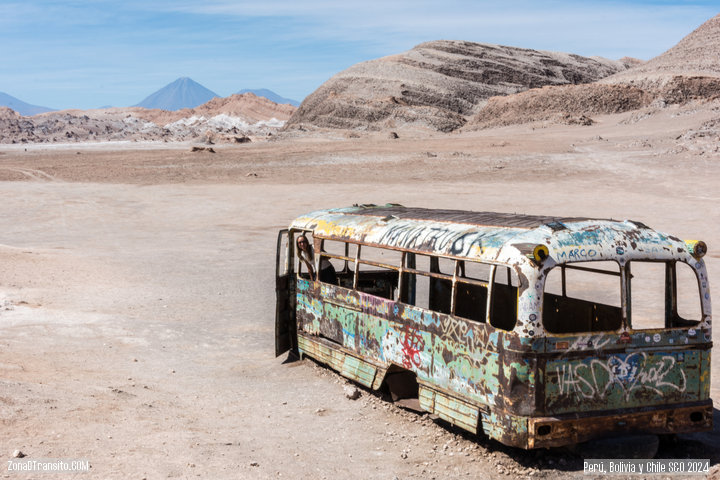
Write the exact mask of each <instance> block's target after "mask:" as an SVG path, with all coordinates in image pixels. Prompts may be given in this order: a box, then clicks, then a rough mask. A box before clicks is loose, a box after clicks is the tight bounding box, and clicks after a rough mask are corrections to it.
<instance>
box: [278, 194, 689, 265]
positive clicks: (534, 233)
mask: <svg viewBox="0 0 720 480" xmlns="http://www.w3.org/2000/svg"><path fill="white" fill-rule="evenodd" d="M290 228H293V229H298V230H311V231H313V234H314V235H316V236H318V237H322V238H327V239H332V240H339V241H348V242H357V243H363V244H369V245H375V246H384V247H390V248H397V249H403V250H408V251H412V252H417V253H425V254H432V255H442V256H451V257H457V258H468V259H477V260H486V261H495V262H501V263H517V262H518V261H519V260H521V259H524V261H527V260H528V258H527V257H528V256H529V255H530V254H532V252H533V249H534V248H535V247H536V246H537V245H544V246H546V247H547V249H548V256H549V257H550V258H552V259H553V260H554V261H555V263H567V262H574V261H588V260H621V261H622V260H631V259H633V258H637V259H654V260H669V259H677V260H684V261H690V259H692V256H691V254H690V247H689V245H688V243H686V242H684V241H682V240H680V239H679V238H677V237H673V236H670V235H666V234H664V233H661V232H658V231H655V230H653V229H651V228H649V227H647V226H646V225H644V224H642V223H640V222H634V221H629V220H625V221H616V220H604V219H591V218H586V217H550V216H536V215H519V214H509V213H494V212H471V211H463V210H439V209H427V208H408V207H403V206H401V205H397V204H387V205H382V206H377V205H355V206H352V207H347V208H338V209H329V210H318V211H315V212H312V213H308V214H306V215H303V216H300V217H298V218H297V219H295V220H294V221H293V222H292V224H291V225H290Z"/></svg>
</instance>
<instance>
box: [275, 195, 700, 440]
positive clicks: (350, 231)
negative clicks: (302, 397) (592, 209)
mask: <svg viewBox="0 0 720 480" xmlns="http://www.w3.org/2000/svg"><path fill="white" fill-rule="evenodd" d="M300 238H303V239H304V240H301V241H300V243H303V242H304V241H305V240H307V241H309V244H310V247H309V248H308V247H304V248H306V249H307V250H304V252H306V253H305V256H306V257H307V258H306V259H305V260H306V261H302V259H298V240H299V239H300ZM705 252H706V246H705V244H704V243H703V242H700V241H683V240H680V239H678V238H676V237H674V236H671V235H666V234H664V233H661V232H658V231H655V230H653V229H651V228H649V227H647V226H645V225H643V224H642V223H640V222H634V221H613V220H593V219H588V218H556V217H542V216H529V215H515V214H500V213H486V212H469V211H453V210H431V209H423V208H406V207H402V206H400V205H396V204H388V205H384V206H375V205H359V206H353V207H349V208H341V209H332V210H322V211H316V212H313V213H309V214H307V215H304V216H301V217H299V218H297V219H295V220H294V221H293V222H292V223H291V225H290V227H289V228H288V229H286V230H282V231H281V232H280V234H279V236H278V250H277V283H276V287H277V311H276V354H277V355H280V354H282V353H283V352H285V351H288V350H293V351H295V352H296V353H298V354H299V355H301V356H302V357H304V356H307V357H312V358H313V359H315V360H316V361H318V362H320V363H323V364H325V365H327V366H329V367H331V368H333V369H335V370H337V371H338V372H339V373H340V374H342V375H343V376H345V377H347V378H350V379H352V380H354V381H356V382H358V383H360V384H362V385H364V386H365V387H367V388H370V389H373V390H377V389H381V388H382V389H384V391H385V392H386V393H389V394H390V395H391V396H392V399H393V400H397V401H408V402H415V404H416V406H419V408H421V409H422V410H425V411H427V412H431V413H433V414H435V415H437V416H438V417H440V418H442V419H444V420H446V421H448V422H450V423H452V424H454V425H457V426H459V427H461V428H463V429H465V430H468V431H470V432H474V433H481V432H484V433H485V434H486V435H487V436H488V437H490V438H494V439H496V440H498V441H500V442H502V443H504V444H506V445H511V446H516V447H521V448H525V449H528V448H540V447H552V446H561V445H567V444H573V443H579V442H583V441H587V440H591V439H595V438H600V437H606V436H615V435H622V434H628V433H633V434H635V433H643V434H673V433H680V432H697V431H703V430H709V429H711V428H712V400H711V399H710V351H711V347H712V341H711V327H710V325H711V311H710V294H709V287H708V279H707V273H706V270H705V264H704V262H703V260H702V257H703V255H704V254H705ZM328 264H330V265H332V270H334V273H333V275H330V276H328V275H325V278H323V275H322V274H320V273H318V274H317V275H316V274H315V272H321V271H325V270H327V269H329V268H330V267H329V266H328ZM418 404H419V405H418Z"/></svg>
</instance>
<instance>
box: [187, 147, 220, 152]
mask: <svg viewBox="0 0 720 480" xmlns="http://www.w3.org/2000/svg"><path fill="white" fill-rule="evenodd" d="M190 151H191V152H209V153H215V150H214V149H213V148H212V147H192V150H190Z"/></svg>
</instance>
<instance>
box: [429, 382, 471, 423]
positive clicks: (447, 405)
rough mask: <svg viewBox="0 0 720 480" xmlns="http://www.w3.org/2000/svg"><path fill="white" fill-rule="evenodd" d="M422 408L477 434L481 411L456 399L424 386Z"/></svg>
mask: <svg viewBox="0 0 720 480" xmlns="http://www.w3.org/2000/svg"><path fill="white" fill-rule="evenodd" d="M419 390H420V392H419V395H420V406H421V407H422V409H423V410H427V411H428V412H430V413H434V414H435V415H437V416H438V417H440V418H442V419H443V420H446V421H448V422H450V423H452V424H453V425H457V426H458V427H460V428H462V429H464V430H467V431H469V432H472V433H477V425H478V418H479V416H480V409H479V408H478V407H476V406H474V405H471V404H469V403H467V402H463V401H462V400H459V399H458V398H455V397H450V396H447V395H444V394H443V393H442V392H439V391H437V390H433V389H430V388H428V387H426V386H424V385H420V387H419Z"/></svg>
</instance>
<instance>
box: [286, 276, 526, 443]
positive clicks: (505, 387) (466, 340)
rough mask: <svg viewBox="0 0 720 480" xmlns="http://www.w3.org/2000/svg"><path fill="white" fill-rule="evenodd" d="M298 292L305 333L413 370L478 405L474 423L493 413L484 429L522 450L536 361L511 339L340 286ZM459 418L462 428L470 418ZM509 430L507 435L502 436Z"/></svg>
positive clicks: (304, 286) (302, 286)
mask: <svg viewBox="0 0 720 480" xmlns="http://www.w3.org/2000/svg"><path fill="white" fill-rule="evenodd" d="M297 289H298V296H297V304H298V322H299V325H300V330H301V331H302V332H304V333H305V334H310V335H315V336H318V337H322V338H325V339H327V340H330V341H331V342H333V343H335V344H337V345H338V348H340V347H344V349H346V350H347V351H351V352H353V353H354V354H357V355H358V357H359V358H361V359H363V360H364V361H366V362H369V363H370V364H374V365H377V366H378V367H379V368H387V367H388V366H390V365H396V366H400V367H402V368H405V369H407V370H409V371H412V372H414V373H415V374H416V375H417V379H418V381H419V382H422V383H424V384H426V385H431V386H432V387H433V388H437V389H438V391H442V392H445V395H453V396H454V398H457V399H459V400H462V401H465V402H468V405H475V408H476V410H477V414H478V415H477V417H479V413H480V412H481V411H482V412H485V413H487V412H488V411H490V409H492V410H493V411H495V412H496V413H493V414H492V415H483V416H482V418H481V422H482V429H483V430H485V431H486V432H487V433H488V435H490V436H491V437H493V438H497V439H502V440H503V441H505V442H506V443H508V444H512V445H517V446H525V443H526V434H524V433H521V430H522V428H520V429H518V428H519V426H518V425H520V424H517V425H516V423H517V422H520V423H521V424H522V425H521V426H523V425H526V421H525V420H523V419H522V418H521V417H519V416H517V415H518V413H521V412H522V413H521V414H524V413H525V412H529V411H531V410H532V409H534V405H535V399H534V396H533V395H534V386H533V385H530V382H534V381H535V376H534V375H535V373H534V372H535V368H536V367H535V362H534V359H526V358H522V356H521V355H520V354H519V353H517V352H512V351H504V348H505V347H504V345H505V344H506V343H508V342H507V341H506V339H505V336H506V335H507V334H506V333H504V332H501V331H497V330H495V329H494V328H492V327H490V326H487V325H485V324H481V323H478V322H472V321H468V320H463V319H461V318H456V317H452V316H450V315H444V314H438V313H433V312H428V311H425V310H423V309H421V308H418V307H413V306H409V305H405V304H402V303H397V302H394V301H392V300H386V299H383V298H378V297H374V296H371V295H366V294H363V293H359V292H356V291H353V290H349V289H345V288H342V287H338V286H333V285H325V284H318V283H313V282H309V281H307V280H302V279H300V280H298V286H297ZM505 357H507V359H506V358H505ZM506 363H507V364H506ZM331 366H332V365H331ZM477 417H476V418H477ZM455 420H458V422H456V423H457V424H460V425H462V424H463V422H466V420H467V419H466V418H465V417H463V418H462V419H455ZM523 422H525V423H523ZM504 427H508V428H510V430H509V431H505V432H504V433H501V431H502V430H504ZM475 430H476V429H475V428H473V429H472V430H471V431H475ZM509 432H514V433H509ZM500 435H502V438H501V437H500ZM509 436H510V437H513V438H510V437H509Z"/></svg>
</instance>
